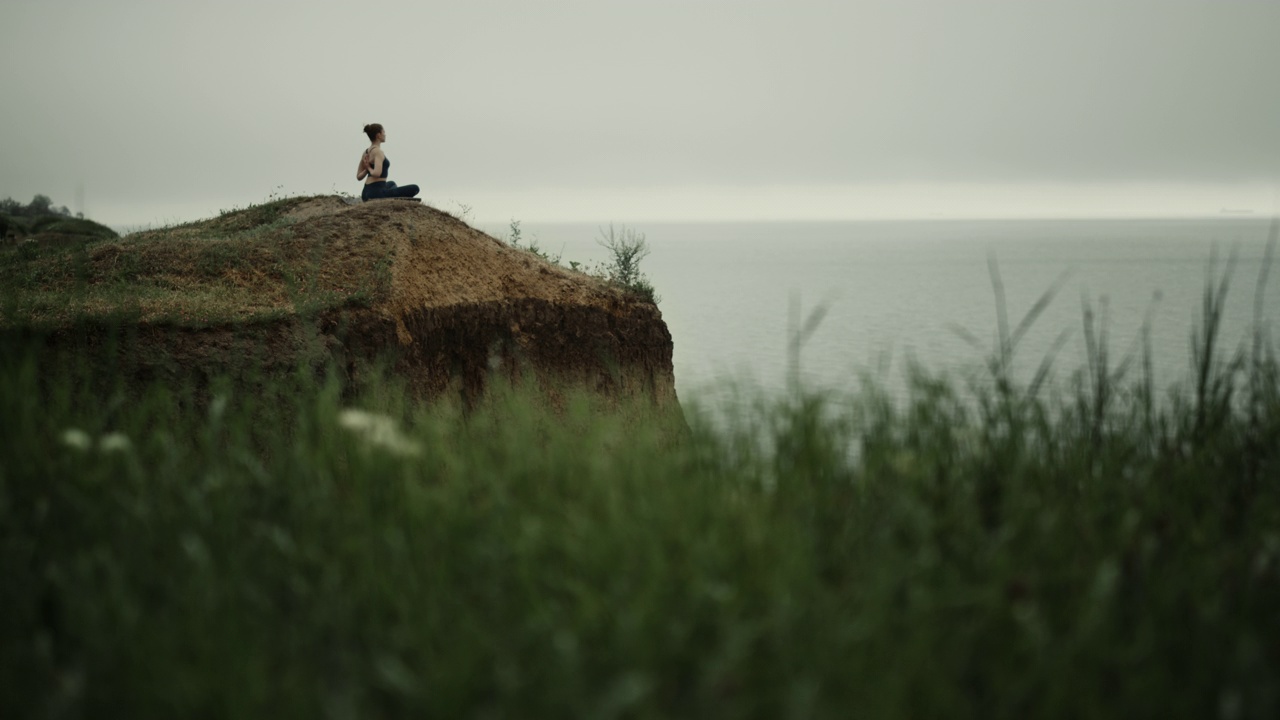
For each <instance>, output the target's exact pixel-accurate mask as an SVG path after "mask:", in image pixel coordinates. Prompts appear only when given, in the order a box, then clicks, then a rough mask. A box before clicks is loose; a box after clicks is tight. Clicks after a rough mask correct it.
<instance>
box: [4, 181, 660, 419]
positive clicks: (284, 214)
mask: <svg viewBox="0 0 1280 720" xmlns="http://www.w3.org/2000/svg"><path fill="white" fill-rule="evenodd" d="M215 250H216V252H215ZM88 258H89V271H88V281H87V282H89V283H93V282H97V281H100V282H109V281H111V282H118V279H116V280H112V279H111V277H110V272H111V269H112V268H118V267H121V265H122V263H123V264H124V266H127V267H130V268H136V270H134V271H132V272H131V275H130V278H131V281H132V282H135V283H138V284H139V286H141V285H143V284H147V286H148V287H152V286H153V285H159V286H161V287H164V288H171V289H172V291H173V293H176V295H174V296H173V297H169V296H167V295H165V294H164V293H159V294H157V293H152V292H150V291H148V292H147V293H142V292H139V293H138V294H137V295H138V299H137V300H136V301H135V302H134V303H133V304H132V305H131V307H130V309H129V312H128V313H127V315H129V316H130V318H131V319H129V320H128V321H127V322H126V323H125V324H124V325H122V324H121V321H120V319H119V318H120V313H119V312H106V313H99V316H95V315H94V314H93V313H81V314H79V315H77V316H75V317H74V318H72V319H71V320H69V321H68V322H65V323H59V322H57V316H53V318H54V320H53V321H50V320H48V318H42V319H41V322H39V323H34V322H33V323H30V324H28V325H26V326H24V325H23V323H22V322H21V318H20V317H19V318H17V319H18V322H14V321H13V320H12V319H10V320H9V321H7V322H6V327H5V329H4V332H5V334H7V335H9V336H10V337H14V336H16V335H30V334H38V335H40V336H42V337H43V338H44V339H45V341H46V343H47V344H48V345H49V346H50V347H52V348H59V347H61V348H63V349H66V350H72V351H74V352H78V353H80V354H82V355H87V356H98V357H101V358H103V359H109V360H110V362H111V364H112V365H114V366H118V367H120V368H127V369H128V370H127V372H128V374H130V375H131V376H133V377H136V378H139V379H147V380H154V379H160V380H180V379H182V378H190V379H193V380H195V381H196V382H201V379H202V378H203V379H208V378H212V377H217V376H220V375H231V376H233V377H236V376H246V377H248V376H264V375H265V376H270V375H272V374H275V373H281V372H291V371H293V370H295V369H296V368H297V367H299V365H303V366H308V365H309V366H313V367H316V368H317V369H319V368H322V367H337V368H339V370H340V371H341V372H342V373H344V374H345V376H346V377H347V379H348V380H349V381H350V382H351V383H352V384H353V385H354V386H358V385H359V384H360V383H361V382H362V381H363V380H364V379H366V378H367V377H369V374H370V373H371V372H372V369H373V368H374V367H377V366H378V364H379V363H382V364H383V366H384V367H389V368H390V369H391V370H392V371H393V372H394V373H395V374H396V375H397V376H399V377H400V378H402V379H403V380H404V381H405V383H406V384H407V385H408V387H409V388H411V390H412V391H413V392H414V394H415V395H417V396H419V397H421V398H422V399H432V398H435V397H438V396H440V395H441V394H442V393H455V392H456V393H461V394H462V396H463V397H464V398H465V399H468V400H472V399H475V398H476V397H478V396H480V395H481V394H483V392H484V390H485V388H486V386H487V385H488V384H489V383H490V382H493V381H494V379H495V378H517V379H524V380H533V381H536V382H537V383H538V385H539V386H540V387H543V388H544V389H546V390H548V391H549V392H550V393H551V394H552V395H553V396H554V395H556V394H557V393H558V392H560V390H559V389H560V388H564V387H565V386H566V384H568V385H572V386H577V387H586V388H588V389H590V390H593V391H596V392H599V393H602V394H604V395H606V396H608V397H615V398H619V399H621V398H648V399H650V400H651V401H652V402H653V403H654V404H655V405H656V406H659V407H672V408H678V405H677V404H676V394H675V382H674V376H673V370H672V362H671V356H672V342H671V335H670V333H669V332H668V330H667V327H666V324H665V323H664V322H663V320H662V314H661V312H660V311H659V310H658V308H657V306H656V305H654V304H653V303H652V302H648V301H646V300H643V299H641V298H639V297H637V296H635V295H632V294H629V293H627V292H625V291H623V290H621V289H619V288H616V287H613V286H611V285H609V284H607V283H605V282H604V281H602V280H600V279H598V278H595V277H591V276H588V275H585V274H582V273H578V272H574V271H570V270H568V269H566V268H563V267H560V266H558V265H555V264H552V263H549V262H546V261H545V260H542V259H541V258H539V257H537V256H535V255H533V254H532V253H529V252H527V251H524V250H520V249H517V248H512V247H510V246H508V245H506V244H505V243H503V242H501V241H499V240H497V239H495V238H493V237H491V236H489V235H486V234H485V233H482V232H480V231H478V230H476V229H474V228H471V227H469V226H468V225H467V224H466V223H464V222H462V221H461V220H458V219H457V218H454V217H453V216H451V215H449V214H447V213H444V212H441V211H438V210H435V209H433V208H431V207H428V206H424V205H422V204H419V203H415V202H408V201H391V200H388V201H376V202H370V203H362V204H354V205H352V204H349V203H348V202H347V201H344V200H343V199H341V198H337V197H316V198H301V199H293V200H290V201H286V202H284V203H281V204H280V205H279V206H278V207H274V208H272V212H267V211H266V210H264V209H263V208H256V209H255V208H251V209H249V210H246V211H241V212H239V213H229V214H225V215H223V216H221V217H219V218H215V219H212V220H209V221H205V222H203V223H195V224H192V225H188V226H183V227H179V228H173V229H169V230H160V231H152V232H149V233H145V234H142V235H139V236H131V237H128V238H124V239H122V240H118V241H113V242H110V243H105V244H102V245H100V246H97V247H91V248H90V249H89V250H88ZM220 259H221V261H220ZM220 262H221V265H222V266H220V265H219V263H220ZM223 266H225V267H223ZM95 273H96V275H95ZM95 278H97V280H95ZM206 295H207V296H209V297H219V298H223V297H229V298H232V299H231V300H229V301H227V302H224V303H222V304H220V305H218V306H217V307H216V308H214V309H212V310H210V309H209V308H207V307H204V306H202V305H201V304H200V298H202V297H205V296H206ZM110 310H111V309H110V308H108V311H110ZM202 312H205V313H206V314H205V315H201V316H200V317H201V321H200V322H187V321H186V318H189V317H191V316H192V315H194V314H198V313H202ZM208 313H213V314H212V315H209V314H208ZM107 315H110V316H111V317H112V318H113V319H111V320H110V321H108V320H107V319H106V316H107Z"/></svg>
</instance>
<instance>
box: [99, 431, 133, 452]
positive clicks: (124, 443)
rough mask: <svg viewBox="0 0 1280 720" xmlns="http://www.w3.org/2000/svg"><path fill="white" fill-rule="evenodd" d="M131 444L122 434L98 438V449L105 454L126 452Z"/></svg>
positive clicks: (115, 433)
mask: <svg viewBox="0 0 1280 720" xmlns="http://www.w3.org/2000/svg"><path fill="white" fill-rule="evenodd" d="M131 447H133V443H131V442H129V438H128V436H126V435H125V434H124V433H118V432H110V433H107V434H106V435H103V436H102V437H100V438H98V449H99V450H101V451H102V452H104V453H107V452H127V451H128V450H129V449H130V448H131Z"/></svg>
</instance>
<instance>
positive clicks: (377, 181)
mask: <svg viewBox="0 0 1280 720" xmlns="http://www.w3.org/2000/svg"><path fill="white" fill-rule="evenodd" d="M364 134H365V135H368V136H369V142H371V143H373V144H372V145H370V146H369V149H368V150H365V151H364V154H363V155H361V156H360V165H359V167H357V168H356V179H357V180H363V181H364V191H363V192H361V193H360V199H361V200H379V199H382V198H412V197H413V196H414V195H417V194H418V186H417V185H405V186H403V187H401V186H398V185H396V184H395V183H393V182H391V181H389V180H387V170H388V169H390V168H391V161H390V160H388V159H387V156H386V155H385V154H384V153H383V152H382V143H384V142H386V141H387V131H386V130H383V129H382V126H381V125H379V124H378V123H372V124H369V125H365V126H364Z"/></svg>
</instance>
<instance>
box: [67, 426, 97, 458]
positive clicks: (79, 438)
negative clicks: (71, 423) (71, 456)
mask: <svg viewBox="0 0 1280 720" xmlns="http://www.w3.org/2000/svg"><path fill="white" fill-rule="evenodd" d="M62 444H63V445H66V446H67V447H69V448H72V449H73V450H79V451H80V452H84V451H86V450H88V449H89V448H91V447H93V438H91V437H89V433H87V432H85V431H83V430H81V429H80V428H67V429H66V430H63V431H62Z"/></svg>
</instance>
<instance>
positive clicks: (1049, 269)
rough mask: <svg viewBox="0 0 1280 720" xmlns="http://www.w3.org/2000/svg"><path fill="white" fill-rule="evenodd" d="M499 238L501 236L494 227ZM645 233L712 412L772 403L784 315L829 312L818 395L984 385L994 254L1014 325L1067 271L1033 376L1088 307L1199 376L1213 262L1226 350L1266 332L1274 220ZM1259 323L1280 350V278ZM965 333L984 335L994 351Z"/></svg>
mask: <svg viewBox="0 0 1280 720" xmlns="http://www.w3.org/2000/svg"><path fill="white" fill-rule="evenodd" d="M488 229H489V230H490V231H491V232H493V233H494V234H495V235H498V236H499V237H503V236H505V232H504V230H505V229H496V228H488ZM635 229H637V230H639V231H641V232H643V233H644V234H645V236H646V238H647V240H648V242H649V245H650V247H651V248H652V254H651V255H650V256H649V257H648V258H647V259H646V260H644V262H643V263H642V265H641V267H642V269H643V270H644V271H645V272H646V274H647V275H648V276H649V278H650V280H652V282H653V284H654V286H655V287H656V288H657V291H658V294H659V295H660V296H661V299H662V301H661V304H660V308H661V309H662V314H663V317H664V318H665V319H666V322H667V325H668V327H669V328H670V330H671V334H672V337H673V338H674V340H675V358H674V362H675V371H676V385H677V388H678V391H679V392H680V395H681V397H682V398H690V397H698V396H700V397H703V398H709V397H710V396H711V395H710V393H711V392H712V391H713V390H715V389H716V388H718V387H721V386H723V384H724V381H725V380H736V381H739V382H747V383H750V384H752V385H755V386H758V387H760V388H762V389H764V390H766V391H773V390H778V389H781V388H783V387H784V386H785V382H786V376H787V366H788V362H787V357H788V353H787V338H788V328H789V320H788V317H789V312H790V308H791V307H792V303H793V299H798V305H799V308H800V312H801V313H802V314H807V313H808V312H809V311H811V310H812V309H813V308H814V307H816V306H818V305H819V304H826V306H827V307H828V312H827V314H826V316H825V319H824V320H823V321H822V323H821V325H820V326H819V327H818V329H817V331H816V332H815V333H814V335H813V336H812V338H811V339H810V341H809V342H808V343H807V344H806V345H805V346H804V349H803V352H802V355H801V375H802V378H803V380H804V382H805V383H806V384H807V385H809V386H810V387H814V388H830V389H835V390H841V389H852V388H854V387H856V385H857V382H858V377H859V373H860V372H863V371H872V372H874V373H876V374H879V375H881V376H882V377H883V378H884V379H885V380H886V382H888V383H889V384H890V386H891V387H900V384H901V372H902V368H903V367H904V366H905V364H906V361H907V360H908V359H909V358H914V359H915V360H916V361H918V362H919V363H921V364H922V365H924V366H925V367H927V368H930V369H932V370H935V371H946V372H953V373H963V372H967V371H971V370H972V369H973V368H974V367H975V366H976V365H977V364H978V363H979V362H980V361H981V360H982V358H983V357H984V356H985V354H986V353H987V352H988V351H989V349H990V348H991V347H992V346H993V344H994V342H995V337H996V328H997V326H998V325H997V319H996V318H997V315H996V303H995V294H994V291H993V284H992V280H991V274H990V272H989V269H988V257H994V258H995V260H996V262H997V264H998V267H999V272H1000V276H1001V278H1002V280H1003V284H1004V288H1005V294H1006V298H1007V309H1008V316H1009V321H1010V324H1011V325H1016V324H1017V323H1018V321H1019V320H1020V319H1021V318H1022V316H1023V315H1024V314H1025V313H1026V312H1027V311H1028V310H1029V309H1030V308H1031V306H1032V305H1033V304H1034V303H1035V301H1036V299H1037V298H1039V297H1040V296H1041V295H1042V294H1043V293H1044V292H1045V291H1047V290H1048V289H1049V288H1050V287H1052V286H1053V285H1054V283H1055V281H1056V280H1058V279H1059V278H1060V277H1062V276H1063V274H1064V273H1066V280H1065V282H1064V284H1063V285H1062V287H1061V290H1060V292H1059V293H1058V294H1057V295H1056V297H1055V299H1054V301H1053V302H1052V304H1051V305H1050V306H1049V308H1048V309H1047V310H1046V311H1045V312H1044V314H1043V315H1041V316H1040V318H1039V319H1038V320H1037V321H1036V323H1035V324H1034V325H1033V327H1032V330H1031V331H1030V332H1029V333H1028V334H1027V336H1026V338H1025V340H1024V342H1023V344H1022V346H1021V347H1020V349H1019V351H1018V352H1019V358H1020V359H1021V366H1022V367H1024V368H1033V367H1034V366H1035V365H1037V364H1038V363H1039V362H1040V360H1041V359H1042V358H1044V357H1045V356H1046V354H1047V353H1048V352H1049V351H1050V348H1051V347H1052V345H1053V343H1054V340H1055V338H1057V337H1058V336H1059V335H1060V334H1061V333H1062V332H1063V331H1066V332H1068V333H1069V335H1068V338H1067V340H1066V343H1065V345H1063V346H1062V350H1061V352H1060V353H1059V355H1058V357H1057V361H1056V363H1055V367H1056V368H1057V371H1056V375H1057V376H1058V377H1060V378H1061V377H1065V376H1067V375H1069V374H1070V373H1071V372H1072V371H1074V370H1077V369H1079V368H1081V367H1083V363H1084V340H1083V337H1084V335H1083V329H1082V317H1083V313H1082V302H1083V300H1084V299H1088V300H1089V301H1091V302H1092V303H1093V304H1094V306H1095V307H1099V306H1100V305H1101V304H1102V303H1105V305H1106V307H1107V308H1108V312H1109V316H1110V337H1111V347H1112V348H1113V353H1114V354H1115V355H1116V356H1119V355H1121V354H1123V353H1125V352H1136V351H1137V350H1138V348H1139V346H1138V340H1139V336H1140V329H1141V327H1142V326H1143V322H1144V320H1145V319H1148V318H1149V319H1150V327H1151V341H1152V347H1153V351H1154V352H1153V356H1154V359H1155V370H1156V376H1157V380H1158V381H1159V383H1160V384H1161V385H1168V384H1170V383H1173V382H1175V381H1179V380H1181V379H1182V378H1184V377H1186V375H1187V368H1188V365H1189V352H1190V351H1189V343H1190V337H1191V332H1192V328H1193V325H1194V323H1196V322H1197V321H1198V319H1199V315H1200V307H1201V299H1202V295H1203V290H1204V287H1205V279H1206V274H1207V272H1208V269H1209V265H1210V258H1211V257H1212V256H1213V254H1214V253H1215V252H1216V254H1217V268H1218V271H1219V273H1221V272H1222V271H1223V270H1225V268H1226V265H1227V259H1228V257H1229V256H1230V255H1232V254H1234V256H1235V263H1234V270H1233V272H1232V276H1231V277H1232V286H1231V292H1230V294H1229V296H1228V302H1227V312H1226V322H1225V333H1224V338H1225V339H1226V341H1227V345H1228V347H1230V348H1234V347H1235V346H1236V345H1237V344H1238V343H1239V342H1241V341H1242V340H1243V339H1244V338H1245V337H1246V336H1247V335H1248V333H1249V331H1250V329H1251V328H1252V327H1253V326H1254V302H1255V294H1256V289H1257V284H1258V278H1259V273H1260V271H1261V270H1262V268H1263V258H1264V254H1265V251H1266V244H1267V237H1268V230H1269V221H1268V220H1266V219H1252V218H1250V219H1228V220H1213V221H1200V220H1196V221H1188V220H1178V221H1172V220H1163V221H1150V220H1141V221H1134V220H1125V221H1094V220H1089V221H1079V220H1071V221H1022V220H1015V221H1011V220H1005V221H916V222H840V223H748V224H661V225H645V226H639V227H636V228H635ZM523 230H524V236H525V240H526V241H528V240H530V239H533V238H536V239H537V241H538V242H539V244H540V245H541V247H542V248H543V249H544V250H546V251H548V252H551V253H552V254H555V253H562V255H563V260H562V263H563V264H565V265H568V261H570V260H576V261H578V262H582V263H584V264H591V263H594V262H598V261H602V260H604V259H605V258H606V256H607V253H606V252H605V251H604V250H602V249H601V248H600V247H599V246H598V245H596V243H595V238H596V237H597V236H598V234H599V231H598V227H597V226H595V225H546V224H536V225H535V224H526V225H525V226H524V227H523ZM1262 307H1263V318H1264V320H1263V326H1264V327H1265V328H1268V331H1269V332H1270V333H1271V336H1272V337H1273V338H1280V269H1276V270H1274V271H1273V272H1272V273H1271V280H1270V281H1269V283H1268V286H1267V287H1266V289H1265V294H1264V296H1263V305H1262ZM957 328H960V329H963V330H965V331H967V332H969V333H971V334H972V335H973V336H975V337H976V338H977V339H978V340H979V341H980V343H981V348H975V347H974V346H973V345H972V344H971V343H970V342H968V341H966V340H965V339H964V338H963V337H962V334H961V333H960V332H958V331H957Z"/></svg>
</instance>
